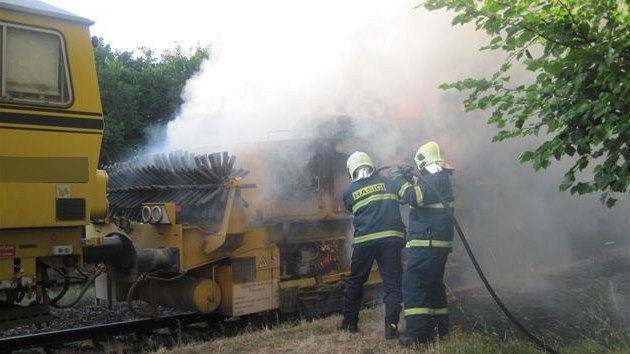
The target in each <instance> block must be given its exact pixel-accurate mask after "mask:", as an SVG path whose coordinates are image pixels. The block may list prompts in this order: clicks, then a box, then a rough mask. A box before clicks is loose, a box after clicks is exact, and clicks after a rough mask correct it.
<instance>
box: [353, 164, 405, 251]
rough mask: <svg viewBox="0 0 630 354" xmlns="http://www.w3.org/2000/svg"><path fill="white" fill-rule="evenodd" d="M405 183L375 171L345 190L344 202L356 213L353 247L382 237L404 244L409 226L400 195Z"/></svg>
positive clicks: (388, 240)
mask: <svg viewBox="0 0 630 354" xmlns="http://www.w3.org/2000/svg"><path fill="white" fill-rule="evenodd" d="M402 183H403V182H402V181H399V182H395V181H394V180H392V179H390V178H387V177H383V176H380V175H379V174H378V173H374V174H373V175H372V176H370V177H369V178H364V179H360V180H358V181H354V182H352V184H351V185H350V186H349V187H348V188H347V189H346V190H345V192H344V194H343V201H344V205H345V207H346V209H347V210H348V211H351V212H352V214H353V215H354V220H353V224H354V243H353V247H355V248H356V247H363V246H368V245H372V244H374V243H375V242H376V241H379V240H381V241H386V242H397V243H400V244H403V243H404V238H405V225H404V224H403V222H402V218H401V217H400V209H399V203H398V196H397V195H396V193H397V191H399V190H400V188H401V185H402Z"/></svg>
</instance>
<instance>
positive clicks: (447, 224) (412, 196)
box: [396, 141, 454, 346]
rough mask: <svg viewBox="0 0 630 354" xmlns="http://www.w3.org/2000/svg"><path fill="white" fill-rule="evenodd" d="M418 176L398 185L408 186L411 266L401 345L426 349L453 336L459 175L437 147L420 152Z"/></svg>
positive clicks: (407, 271) (404, 282) (404, 291)
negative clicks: (448, 280)
mask: <svg viewBox="0 0 630 354" xmlns="http://www.w3.org/2000/svg"><path fill="white" fill-rule="evenodd" d="M414 160H415V163H416V167H417V171H415V173H413V174H410V173H409V171H408V170H407V171H406V173H404V172H403V173H402V176H399V177H397V178H396V179H399V180H402V181H405V183H404V184H403V186H402V188H401V189H400V191H399V197H400V198H401V199H402V200H403V201H405V202H406V203H408V204H409V206H410V209H409V225H408V227H409V230H408V234H407V244H406V246H405V249H406V254H407V262H406V265H405V270H404V273H403V279H402V294H403V302H404V304H405V305H404V307H405V308H404V314H405V323H406V332H405V334H404V335H402V336H401V337H400V340H399V343H400V344H401V345H403V346H410V345H412V344H416V343H426V342H428V341H432V340H435V339H439V338H440V337H444V336H445V335H447V334H448V332H449V322H448V304H447V300H446V291H445V286H444V282H443V279H444V269H445V266H446V260H447V258H448V255H449V253H450V252H451V251H452V246H453V234H454V225H453V221H452V218H451V213H452V212H453V201H454V197H453V189H452V186H451V181H450V178H451V175H452V173H453V169H452V168H451V167H450V166H449V165H448V164H446V162H445V161H444V158H443V156H442V152H441V151H440V147H439V146H438V144H437V143H436V142H433V141H430V142H428V143H426V144H424V145H422V146H420V148H419V149H418V151H417V152H416V155H415V157H414Z"/></svg>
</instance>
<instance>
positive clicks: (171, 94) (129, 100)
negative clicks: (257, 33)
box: [93, 37, 208, 165]
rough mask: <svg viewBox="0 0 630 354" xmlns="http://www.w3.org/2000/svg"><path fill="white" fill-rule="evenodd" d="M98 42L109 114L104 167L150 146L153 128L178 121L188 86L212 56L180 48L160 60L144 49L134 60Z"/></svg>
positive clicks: (102, 88)
mask: <svg viewBox="0 0 630 354" xmlns="http://www.w3.org/2000/svg"><path fill="white" fill-rule="evenodd" d="M93 42H94V55H95V60H96V70H97V72H98V78H99V87H100V91H101V101H102V104H103V113H104V116H105V133H104V136H103V145H102V154H101V162H100V164H101V165H103V164H109V163H111V162H113V161H118V160H121V159H122V158H124V157H126V156H127V155H128V154H130V153H133V152H137V151H138V150H139V149H140V148H142V147H143V146H144V145H145V144H146V143H147V140H148V136H149V130H150V129H151V128H155V127H161V126H164V125H165V124H166V123H168V122H169V121H170V120H171V119H173V118H175V114H176V112H177V110H178V108H179V107H180V105H181V103H182V99H181V96H180V95H181V92H182V89H183V87H184V84H185V83H186V81H187V80H188V79H189V78H190V77H191V76H192V75H193V74H194V73H195V72H197V71H198V70H199V67H200V66H201V63H202V61H203V60H204V59H205V58H207V57H208V53H207V51H206V50H205V49H202V48H196V49H194V50H193V51H191V52H190V53H184V52H183V50H182V48H181V47H175V48H174V49H173V50H172V51H166V52H164V53H162V54H161V55H160V57H159V58H156V57H155V56H154V53H153V52H152V51H151V50H150V49H147V48H141V55H140V56H135V55H134V53H133V52H131V51H123V52H120V51H114V50H112V49H111V47H110V46H109V45H108V44H106V43H105V42H104V41H103V39H102V38H96V37H95V38H93Z"/></svg>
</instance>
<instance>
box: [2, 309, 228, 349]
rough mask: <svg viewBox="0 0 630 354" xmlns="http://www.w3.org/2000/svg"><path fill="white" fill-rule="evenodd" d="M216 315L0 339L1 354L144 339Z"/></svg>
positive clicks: (207, 321)
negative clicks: (161, 331) (134, 338)
mask: <svg viewBox="0 0 630 354" xmlns="http://www.w3.org/2000/svg"><path fill="white" fill-rule="evenodd" d="M219 321H220V320H219V317H218V316H216V315H212V314H210V315H201V314H196V313H184V314H177V315H170V316H164V317H160V318H156V319H151V318H145V319H138V320H128V321H122V322H114V323H105V324H97V325H89V326H82V327H77V328H71V329H62V330H54V331H49V332H41V333H33V334H25V335H18V336H13V337H5V338H0V348H2V353H13V352H16V351H19V352H22V351H24V350H28V349H33V350H34V349H38V348H39V349H42V350H43V351H44V352H48V350H49V349H51V348H53V349H54V348H57V349H58V348H63V347H64V346H67V345H69V344H73V343H78V342H81V341H87V340H91V341H93V342H97V343H98V342H108V341H116V339H115V338H116V337H117V336H129V335H138V336H147V335H151V334H153V333H155V332H156V331H157V330H163V329H166V330H171V331H181V330H182V329H184V328H186V327H187V326H190V325H193V324H206V325H210V324H216V323H218V322H219Z"/></svg>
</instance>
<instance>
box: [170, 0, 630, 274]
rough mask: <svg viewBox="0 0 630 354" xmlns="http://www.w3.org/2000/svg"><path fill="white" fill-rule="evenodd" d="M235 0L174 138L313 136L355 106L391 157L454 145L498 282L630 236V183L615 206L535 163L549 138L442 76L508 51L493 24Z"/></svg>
mask: <svg viewBox="0 0 630 354" xmlns="http://www.w3.org/2000/svg"><path fill="white" fill-rule="evenodd" d="M225 3H226V4H223V6H219V5H217V4H215V3H214V2H212V3H211V4H208V6H209V7H210V9H209V10H208V19H207V32H208V33H209V34H211V35H212V37H213V40H212V42H211V45H210V46H209V51H210V58H209V59H208V60H207V61H206V62H204V63H203V65H202V67H201V70H200V71H199V72H198V73H197V74H196V76H195V77H193V78H192V79H190V80H189V82H188V83H187V85H186V88H185V90H184V92H183V98H184V101H185V102H184V104H183V105H182V107H181V111H180V112H179V114H178V117H177V118H176V119H175V120H174V121H173V122H171V123H170V124H169V126H168V128H167V132H168V137H167V148H168V149H170V150H173V149H186V150H192V151H216V150H217V149H229V148H231V147H232V146H234V145H235V144H238V143H241V142H249V141H262V140H268V139H273V138H277V137H279V136H284V135H294V136H300V135H302V136H303V135H308V134H310V132H311V131H312V130H313V129H314V128H313V127H314V126H316V124H317V123H318V122H319V119H320V118H321V117H330V116H349V117H352V119H353V120H354V122H355V126H356V127H358V128H359V131H360V132H361V134H363V135H364V136H365V137H367V138H368V139H369V141H370V142H371V144H372V145H373V148H374V151H375V154H376V160H377V161H378V162H379V164H390V163H408V164H411V163H412V155H413V153H414V152H415V150H416V149H417V148H418V146H420V144H422V143H424V142H426V141H427V140H435V141H437V142H439V143H440V144H441V146H442V148H443V150H444V153H445V155H446V157H447V159H448V160H449V162H450V163H451V164H452V165H453V166H454V167H455V168H457V171H456V172H455V177H454V183H455V189H456V195H457V198H458V200H457V211H456V214H457V216H458V217H459V218H460V223H461V224H462V227H463V229H464V231H465V232H466V234H467V236H468V237H469V240H470V243H471V245H472V247H473V249H474V250H475V251H477V252H478V257H479V260H480V262H481V264H482V266H483V267H484V268H485V269H486V270H487V272H488V276H489V278H490V279H491V280H492V281H503V280H505V281H507V280H509V279H514V277H515V275H518V274H521V275H522V274H538V272H540V271H542V270H543V269H546V268H548V267H550V268H553V267H558V266H563V265H566V264H570V262H573V261H575V260H576V259H583V258H585V257H588V256H591V255H595V254H598V253H599V252H601V251H602V250H603V249H605V248H606V247H608V246H610V245H625V246H624V247H626V248H628V247H629V246H627V245H628V238H629V232H628V224H629V220H628V218H629V214H628V210H629V208H628V206H629V205H630V203H629V201H628V197H627V195H625V196H623V195H622V196H620V197H621V200H620V202H619V205H618V206H617V207H616V208H614V209H607V208H606V207H604V206H602V205H601V204H600V202H599V200H598V198H597V196H596V195H591V196H584V197H576V196H571V195H569V194H567V193H562V192H560V191H559V190H558V187H557V186H558V184H559V182H560V181H561V177H562V173H563V172H564V170H565V168H566V167H567V166H566V163H563V162H560V163H557V164H555V165H554V166H552V167H551V168H549V169H548V170H545V171H542V172H540V173H534V172H533V170H532V168H531V166H529V165H521V164H519V162H518V155H519V154H520V153H521V152H522V151H523V150H524V149H527V148H533V147H535V146H537V145H536V144H537V143H539V141H538V140H536V139H530V140H519V141H509V142H504V143H492V142H491V138H492V136H493V134H494V133H495V128H494V127H490V126H487V125H486V119H487V115H484V114H483V113H475V114H470V113H464V112H463V111H462V108H461V102H462V100H463V99H464V98H465V97H464V96H463V95H462V94H459V93H456V92H451V91H443V90H440V89H439V88H438V85H439V84H440V83H443V82H451V81H455V80H458V79H463V78H466V77H483V76H486V75H487V74H489V73H491V72H493V71H494V70H495V69H496V68H497V65H498V63H499V62H500V60H501V59H502V56H501V54H500V53H492V52H481V51H479V50H478V49H479V47H480V46H482V45H483V44H486V37H485V36H484V34H483V33H480V32H476V31H475V30H474V28H472V27H469V26H457V27H452V26H451V23H450V21H451V18H452V14H449V13H445V12H440V11H436V12H428V11H427V10H424V9H423V8H415V6H416V5H417V4H418V3H417V2H414V1H411V2H410V1H390V2H383V1H356V0H353V1H332V0H324V1H317V2H307V3H305V2H295V1H288V0H287V1H280V0H275V1H265V2H260V1H247V2H227V1H226V2H225ZM287 131H288V132H287ZM459 247H460V250H461V246H459ZM456 255H457V251H456V252H455V255H454V256H456ZM463 262H466V261H465V260H464V261H463ZM471 268H472V267H469V269H471ZM471 276H472V277H474V275H471ZM520 286H536V280H534V281H533V282H532V283H531V284H522V283H521V284H520Z"/></svg>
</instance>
